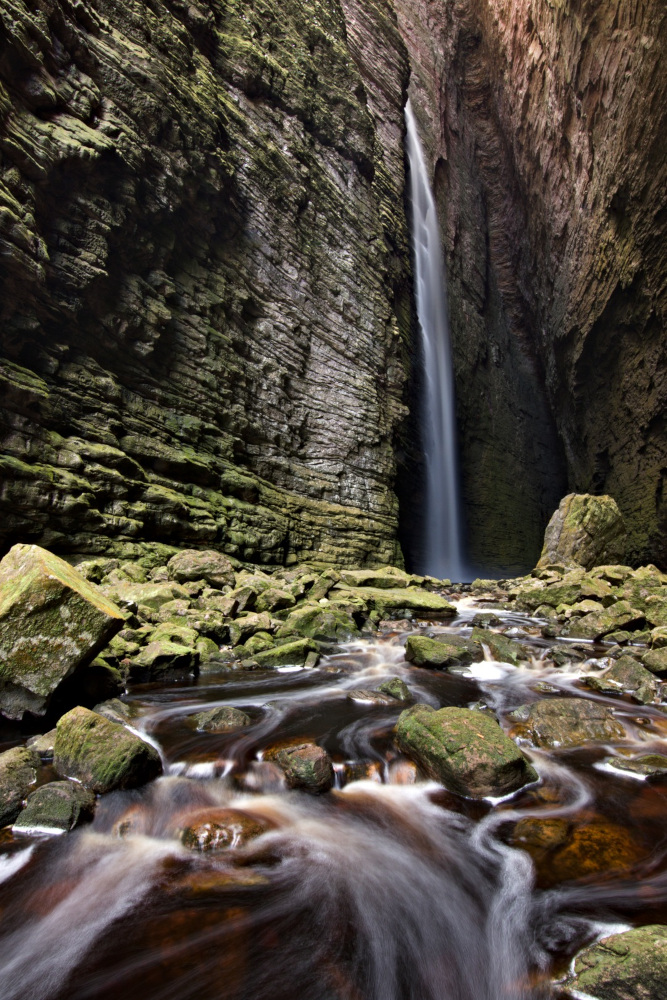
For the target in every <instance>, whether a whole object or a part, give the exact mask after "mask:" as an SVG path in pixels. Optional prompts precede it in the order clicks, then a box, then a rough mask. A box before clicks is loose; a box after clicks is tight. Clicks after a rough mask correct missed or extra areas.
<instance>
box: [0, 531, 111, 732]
mask: <svg viewBox="0 0 667 1000" xmlns="http://www.w3.org/2000/svg"><path fill="white" fill-rule="evenodd" d="M123 623H124V616H123V613H122V612H121V610H120V609H119V608H118V607H117V606H116V605H115V604H114V603H113V602H112V601H110V600H109V599H108V598H107V597H105V596H104V594H103V593H102V592H101V590H100V589H99V588H98V587H97V586H96V585H95V584H93V583H89V581H88V580H86V579H85V577H84V576H82V575H81V573H79V572H77V570H75V569H73V568H72V567H71V566H70V565H69V564H68V563H66V562H65V561H64V560H63V559H59V558H58V556H54V555H53V554H52V553H50V552H47V550H46V549H42V548H40V547H39V546H37V545H15V546H14V547H13V548H12V549H10V551H9V552H8V554H7V555H6V556H5V558H4V559H3V560H2V562H1V563H0V711H1V712H2V713H3V714H4V715H6V716H7V717H8V718H11V719H20V718H22V717H23V715H24V714H25V712H32V713H34V714H36V715H43V714H44V713H45V712H46V710H47V707H48V705H49V701H50V699H51V696H52V695H53V692H54V691H55V690H56V688H57V687H58V686H59V685H60V684H61V682H62V681H63V680H64V679H65V678H67V677H69V676H70V675H71V674H72V673H74V671H75V670H76V669H77V668H79V667H82V666H84V665H85V664H86V663H88V662H90V661H91V660H92V659H93V658H94V656H95V654H96V653H97V652H99V650H101V649H102V648H103V647H104V645H105V644H106V643H107V642H108V641H109V639H110V638H111V637H112V636H113V635H114V634H115V633H116V632H118V631H119V629H121V628H122V626H123Z"/></svg>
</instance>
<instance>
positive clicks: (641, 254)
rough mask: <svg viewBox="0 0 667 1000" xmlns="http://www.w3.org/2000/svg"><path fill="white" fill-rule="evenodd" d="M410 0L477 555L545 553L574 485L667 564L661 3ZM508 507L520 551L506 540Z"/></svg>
mask: <svg viewBox="0 0 667 1000" xmlns="http://www.w3.org/2000/svg"><path fill="white" fill-rule="evenodd" d="M396 9H397V12H398V15H399V22H400V26H401V30H402V33H403V36H404V38H405V40H406V44H407V46H408V49H409V51H410V56H411V61H412V65H413V68H414V76H413V80H412V84H411V91H412V96H413V103H414V104H415V105H416V108H417V113H418V115H419V118H420V122H421V125H422V129H423V132H424V134H425V137H426V139H427V143H428V145H429V151H430V155H431V161H432V163H433V165H434V183H435V187H436V191H437V194H438V199H439V205H440V209H441V215H442V220H443V229H444V233H445V237H444V242H445V246H446V253H447V263H448V269H449V280H450V306H451V313H452V327H453V337H454V342H455V352H456V378H457V391H458V406H459V417H460V426H461V444H462V461H463V474H464V491H465V496H466V503H467V508H468V513H469V521H470V533H471V539H472V542H473V546H472V550H473V551H472V554H473V555H474V556H477V557H478V558H479V557H482V558H484V556H485V555H486V556H488V554H489V553H494V552H497V553H498V555H499V556H500V560H499V562H500V564H504V565H512V564H513V563H515V562H516V561H519V562H521V561H528V562H533V561H534V556H535V553H536V550H537V548H538V547H539V537H540V533H541V528H542V526H543V524H544V514H545V512H547V511H548V508H549V507H550V506H551V507H552V508H553V507H555V506H556V503H557V498H558V495H559V494H562V493H564V492H565V491H566V486H567V488H568V489H570V490H575V491H577V492H595V493H609V494H611V495H612V496H613V497H614V498H615V499H616V500H617V502H618V504H619V507H620V509H621V511H622V513H623V515H624V517H625V520H626V523H627V525H628V528H629V532H630V550H629V552H628V558H629V559H631V560H635V561H637V562H639V561H646V560H648V559H650V560H653V561H659V562H661V563H662V564H665V563H666V562H667V499H665V494H664V482H665V475H666V474H667V437H666V433H665V431H666V427H665V412H666V411H665V404H666V402H667V365H666V364H665V361H666V358H665V353H666V339H665V332H664V324H665V312H666V306H667V298H666V296H667V291H666V286H665V282H664V275H665V268H666V264H667V259H666V258H667V250H666V246H667V244H666V241H665V226H666V224H667V211H666V199H667V183H666V180H667V178H666V176H665V163H666V161H667V158H666V155H665V154H666V151H667V150H666V141H667V128H666V126H667V121H666V116H667V72H666V70H665V65H664V52H665V45H666V41H667V39H666V33H667V13H666V11H665V7H664V4H663V3H662V2H661V0H646V2H624V0H623V2H621V0H598V2H595V3H592V2H589V0H484V2H482V0H396ZM554 432H556V433H557V437H556V433H554ZM494 510H495V513H494ZM498 515H500V517H499V516H498ZM508 518H511V520H512V521H513V522H514V523H519V524H521V525H522V526H525V531H524V542H525V544H524V545H523V547H522V546H521V544H517V543H516V542H512V541H509V540H508V542H507V544H506V545H505V546H504V547H503V541H502V537H503V533H504V532H505V528H504V523H506V522H507V520H508ZM528 557H529V558H528Z"/></svg>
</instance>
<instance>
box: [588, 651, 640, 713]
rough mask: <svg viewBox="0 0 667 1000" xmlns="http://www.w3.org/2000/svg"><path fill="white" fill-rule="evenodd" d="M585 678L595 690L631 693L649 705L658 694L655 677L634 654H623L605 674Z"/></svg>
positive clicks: (635, 698)
mask: <svg viewBox="0 0 667 1000" xmlns="http://www.w3.org/2000/svg"><path fill="white" fill-rule="evenodd" d="M583 680H584V682H585V683H586V685H587V686H588V687H589V688H593V690H594V691H600V692H601V693H602V694H629V695H630V696H631V697H632V698H633V699H634V700H635V701H637V702H639V704H640V705H649V704H650V703H651V702H652V701H655V699H656V697H657V694H658V685H657V682H656V680H655V677H653V675H652V674H651V673H650V672H649V671H648V670H647V669H646V668H645V667H642V665H641V663H639V661H638V660H635V659H634V657H632V656H621V657H620V658H619V659H618V660H617V661H616V662H615V663H614V664H613V665H612V666H611V667H609V669H608V670H605V672H604V673H603V674H591V675H588V676H586V677H584V678H583Z"/></svg>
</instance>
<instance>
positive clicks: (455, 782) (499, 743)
mask: <svg viewBox="0 0 667 1000" xmlns="http://www.w3.org/2000/svg"><path fill="white" fill-rule="evenodd" d="M396 743H397V745H398V747H399V749H401V750H402V751H403V753H405V754H406V756H408V757H410V759H411V760H414V761H415V763H416V764H418V765H419V766H420V767H421V768H422V769H423V770H424V771H425V772H426V773H427V774H428V775H429V776H430V777H431V778H434V779H435V780H436V781H440V782H442V784H443V785H445V787H447V788H449V789H450V790H451V791H454V792H458V793H459V794H460V795H467V796H469V797H471V798H483V797H484V796H487V795H492V796H499V795H508V794H509V793H510V792H515V791H516V790H517V789H519V788H521V787H522V786H523V785H525V784H527V783H528V782H530V781H536V780H537V773H536V771H535V770H534V768H533V767H532V766H531V765H530V763H529V761H528V760H527V758H526V757H525V756H524V755H523V753H522V752H521V751H520V750H519V748H518V747H517V746H515V744H514V743H513V742H512V740H511V739H509V737H508V736H506V735H505V733H504V732H503V731H502V729H501V728H500V726H499V725H498V723H497V722H496V721H495V719H491V718H489V716H487V715H484V714H482V713H481V712H475V711H472V710H471V709H467V708H441V709H439V710H438V711H434V710H433V709H432V708H430V707H429V706H428V705H415V706H414V707H413V708H408V709H406V710H405V711H404V712H402V713H401V715H400V716H399V719H398V723H397V725H396Z"/></svg>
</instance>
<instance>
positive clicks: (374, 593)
mask: <svg viewBox="0 0 667 1000" xmlns="http://www.w3.org/2000/svg"><path fill="white" fill-rule="evenodd" d="M339 592H341V593H344V594H345V595H346V596H349V597H360V598H361V599H362V600H364V601H365V602H366V603H367V605H368V606H369V607H370V608H371V609H372V610H374V611H379V612H380V614H381V615H382V616H383V617H387V618H391V617H396V612H401V614H402V613H403V612H406V611H407V612H409V613H411V614H415V615H419V616H421V617H428V616H430V615H436V616H437V617H440V616H443V617H447V618H453V617H454V616H455V615H456V608H455V607H454V605H453V604H450V603H449V601H446V600H445V598H444V597H441V596H440V595H439V594H432V593H430V591H428V590H420V589H419V588H418V587H406V588H405V589H394V590H383V589H381V588H380V587H349V588H347V587H346V588H342V590H340V591H339ZM334 593H335V591H334ZM330 596H333V594H331V595H330Z"/></svg>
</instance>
